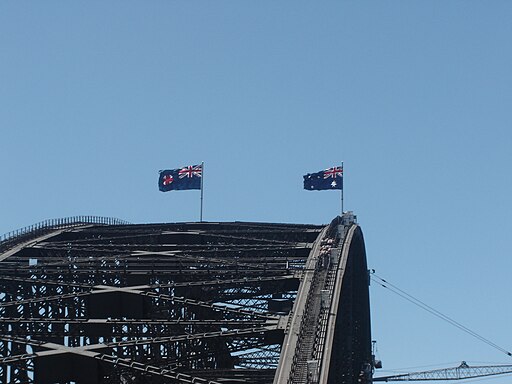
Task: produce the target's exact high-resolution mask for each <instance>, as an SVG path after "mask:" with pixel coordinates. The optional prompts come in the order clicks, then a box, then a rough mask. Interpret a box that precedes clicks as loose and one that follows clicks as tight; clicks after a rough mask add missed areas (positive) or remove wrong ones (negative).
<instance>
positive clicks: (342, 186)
mask: <svg viewBox="0 0 512 384" xmlns="http://www.w3.org/2000/svg"><path fill="white" fill-rule="evenodd" d="M341 171H342V172H343V173H342V174H341V180H342V181H341V183H342V184H341V215H342V216H343V188H344V185H343V184H344V183H343V176H344V173H345V169H344V168H343V161H342V162H341Z"/></svg>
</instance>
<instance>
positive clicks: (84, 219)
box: [0, 216, 130, 251]
mask: <svg viewBox="0 0 512 384" xmlns="http://www.w3.org/2000/svg"><path fill="white" fill-rule="evenodd" d="M84 224H98V225H126V224H130V223H129V222H128V221H125V220H121V219H117V218H115V217H103V216H72V217H63V218H59V219H49V220H44V221H40V222H39V223H36V224H32V225H29V226H27V227H24V228H20V229H16V230H14V231H10V232H7V233H6V234H4V235H2V236H0V251H1V250H2V249H3V248H6V247H8V246H9V245H10V244H13V243H18V241H19V240H29V239H31V238H36V237H38V236H40V235H41V234H43V233H46V232H49V231H50V230H54V229H59V228H71V227H77V226H80V225H84Z"/></svg>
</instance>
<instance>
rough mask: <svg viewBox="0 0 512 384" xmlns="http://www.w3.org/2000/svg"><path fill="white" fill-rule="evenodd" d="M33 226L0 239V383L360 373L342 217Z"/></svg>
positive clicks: (360, 247) (359, 292) (353, 229)
mask: <svg viewBox="0 0 512 384" xmlns="http://www.w3.org/2000/svg"><path fill="white" fill-rule="evenodd" d="M105 224H107V225H105ZM109 224H110V225H109ZM36 229H37V230H39V231H40V232H38V233H33V232H30V231H28V232H26V231H25V232H23V236H19V237H13V236H9V243H8V246H6V243H5V242H4V243H0V266H1V268H0V383H35V384H54V383H61V384H63V383H73V382H76V383H84V384H94V383H102V384H103V383H105V384H107V383H140V384H146V383H178V382H179V383H225V382H244V383H272V382H276V383H277V382H287V383H318V382H322V383H356V382H357V383H360V382H369V381H368V380H370V379H371V373H370V375H368V374H367V372H365V370H366V369H367V365H368V364H369V363H370V359H371V353H370V328H369V325H370V323H369V305H368V286H367V272H366V258H365V255H364V242H363V239H362V234H361V231H360V229H359V227H358V226H357V224H355V220H354V217H353V216H351V215H348V216H347V215H344V217H343V218H340V217H338V218H336V219H335V220H333V222H332V223H331V224H330V225H328V226H315V225H295V224H271V223H267V224H265V223H238V222H237V223H180V224H145V225H112V224H111V223H102V224H93V223H90V222H89V223H80V222H76V221H73V222H69V223H68V225H66V222H62V223H59V225H58V226H56V227H53V228H48V227H45V228H44V231H41V228H39V227H38V228H36ZM2 246H3V248H2ZM329 363H330V364H329Z"/></svg>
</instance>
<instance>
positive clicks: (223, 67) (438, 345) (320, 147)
mask: <svg viewBox="0 0 512 384" xmlns="http://www.w3.org/2000/svg"><path fill="white" fill-rule="evenodd" d="M511 20H512V2H511V1H508V0H501V1H500V0H495V1H484V0H482V1H471V0H464V1H462V0H461V1H441V0H438V1H436V0H433V1H411V0H403V1H381V0H376V1H363V0H359V1H341V0H337V1H327V0H326V1H321V2H316V1H301V0H293V1H284V0H283V1H275V0H273V1H265V0H258V1H240V0H233V1H73V2H68V1H44V2H43V1H3V2H1V3H0V129H1V135H0V164H1V175H2V176H1V185H0V187H1V189H0V234H1V233H5V232H8V231H10V230H13V229H16V228H19V227H23V226H26V225H30V224H32V223H35V222H38V221H41V220H44V219H47V218H56V217H66V216H73V215H86V214H91V215H102V216H114V217H119V218H122V219H125V220H128V221H130V222H134V223H145V222H167V221H168V222H173V221H195V220H198V217H199V192H197V191H180V192H169V193H161V192H159V191H158V188H157V177H158V173H157V172H158V170H160V169H165V168H174V167H179V166H182V165H188V164H197V163H200V162H201V161H205V164H206V165H205V179H204V180H205V210H204V217H205V219H206V220H207V221H232V220H243V221H270V222H293V223H313V224H319V223H327V222H329V221H330V220H331V219H332V218H333V217H334V216H336V215H337V214H338V213H339V209H340V204H339V194H338V193H337V192H332V191H326V192H311V191H304V190H303V189H302V175H303V174H305V173H308V172H316V171H319V170H321V169H324V168H327V167H330V166H333V165H338V164H340V162H341V161H342V160H343V161H344V162H345V208H346V209H350V210H354V211H355V212H356V213H357V215H358V218H359V222H360V224H361V226H362V229H363V231H364V233H365V238H366V245H367V252H368V259H369V266H370V267H371V268H374V269H376V270H377V273H378V274H379V275H380V276H382V277H384V278H386V279H388V280H390V281H391V282H392V283H394V284H396V285H397V286H399V287H400V288H402V289H404V290H405V291H407V292H409V293H411V294H413V295H414V296H417V297H419V298H420V299H422V300H424V301H425V302H427V303H428V304H430V305H432V306H434V307H435V308H437V309H438V310H440V311H441V312H443V313H446V314H447V315H449V316H451V317H453V318H454V319H456V320H457V321H459V322H461V323H462V324H464V325H466V326H467V327H469V328H471V329H473V330H475V331H477V332H478V333H480V334H482V335H483V336H485V337H487V338H489V339H491V340H493V341H494V342H496V343H497V344H499V345H501V346H503V347H504V348H506V349H509V350H510V349H512V330H511V328H510V324H512V306H511V304H510V292H511V288H512V282H511V279H510V271H511V270H512V245H511V242H510V236H511V233H512V221H511V218H512V201H511V196H512V177H511V173H510V165H511V164H512V149H511V147H512V71H511V69H512V44H511V41H512V22H511ZM371 295H372V306H373V309H372V312H373V319H372V322H373V337H374V338H375V339H376V340H378V351H379V357H380V358H381V359H382V360H383V362H384V366H385V368H386V369H398V368H405V367H413V366H426V365H432V364H440V363H454V364H458V362H459V361H460V360H468V361H469V362H474V361H482V362H504V363H509V364H512V358H507V356H505V355H503V354H500V353H499V352H498V351H495V350H494V349H492V348H490V347H488V346H487V345H485V344H482V343H480V342H478V341H476V340H474V339H472V338H471V337H469V336H467V335H466V334H464V333H462V332H460V331H458V330H457V329H455V328H453V327H451V326H449V325H447V324H445V323H443V322H441V321H440V320H438V319H436V318H434V317H432V316H431V315H429V314H427V313H425V312H423V311H421V310H419V309H417V308H416V307H414V306H412V305H410V304H409V303H407V302H405V301H403V300H402V299H400V298H398V297H396V296H394V295H393V294H391V293H389V292H388V291H386V290H385V289H383V288H380V287H378V286H376V285H372V288H371ZM509 380H510V377H508V378H498V379H494V380H490V382H493V383H496V384H502V383H506V382H508V381H509Z"/></svg>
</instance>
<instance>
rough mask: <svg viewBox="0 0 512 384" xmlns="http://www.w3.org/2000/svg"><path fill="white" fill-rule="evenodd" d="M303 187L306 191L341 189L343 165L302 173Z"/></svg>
mask: <svg viewBox="0 0 512 384" xmlns="http://www.w3.org/2000/svg"><path fill="white" fill-rule="evenodd" d="M304 189H307V190H308V191H324V190H327V189H343V167H332V168H328V169H326V170H324V171H320V172H316V173H308V174H307V175H304Z"/></svg>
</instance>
